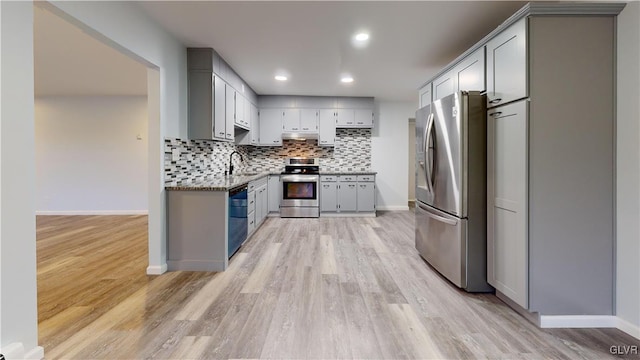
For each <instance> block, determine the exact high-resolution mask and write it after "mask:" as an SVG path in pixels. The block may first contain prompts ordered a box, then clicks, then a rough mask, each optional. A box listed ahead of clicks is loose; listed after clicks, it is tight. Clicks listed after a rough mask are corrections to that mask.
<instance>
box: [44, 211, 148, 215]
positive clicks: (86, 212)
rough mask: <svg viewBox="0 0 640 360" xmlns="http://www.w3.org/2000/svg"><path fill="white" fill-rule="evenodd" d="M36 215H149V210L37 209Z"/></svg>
mask: <svg viewBox="0 0 640 360" xmlns="http://www.w3.org/2000/svg"><path fill="white" fill-rule="evenodd" d="M36 215H149V211H148V210H60V211H57V210H54V211H46V210H45V211H36Z"/></svg>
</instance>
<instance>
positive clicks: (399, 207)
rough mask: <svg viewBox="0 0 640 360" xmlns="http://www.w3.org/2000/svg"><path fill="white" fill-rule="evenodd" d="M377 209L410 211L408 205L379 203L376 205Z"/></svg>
mask: <svg viewBox="0 0 640 360" xmlns="http://www.w3.org/2000/svg"><path fill="white" fill-rule="evenodd" d="M376 210H380V211H409V206H408V205H388V206H385V205H382V206H381V205H378V206H376Z"/></svg>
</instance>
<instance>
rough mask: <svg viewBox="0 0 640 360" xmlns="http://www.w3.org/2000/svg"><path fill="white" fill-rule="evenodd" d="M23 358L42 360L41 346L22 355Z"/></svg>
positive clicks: (42, 350) (42, 349)
mask: <svg viewBox="0 0 640 360" xmlns="http://www.w3.org/2000/svg"><path fill="white" fill-rule="evenodd" d="M24 358H25V359H29V360H41V359H44V348H43V347H42V346H36V347H34V348H33V349H31V350H29V351H27V352H26V353H25V354H24Z"/></svg>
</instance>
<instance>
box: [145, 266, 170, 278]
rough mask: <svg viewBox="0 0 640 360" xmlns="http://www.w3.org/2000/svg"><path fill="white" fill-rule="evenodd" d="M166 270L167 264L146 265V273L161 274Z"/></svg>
mask: <svg viewBox="0 0 640 360" xmlns="http://www.w3.org/2000/svg"><path fill="white" fill-rule="evenodd" d="M166 272H167V264H166V263H165V264H162V265H160V266H158V265H153V266H152V265H149V266H147V275H162V274H164V273H166Z"/></svg>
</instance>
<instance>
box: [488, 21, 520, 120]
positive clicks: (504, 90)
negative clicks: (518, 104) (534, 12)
mask: <svg viewBox="0 0 640 360" xmlns="http://www.w3.org/2000/svg"><path fill="white" fill-rule="evenodd" d="M486 47H487V107H493V106H498V105H502V104H505V103H508V102H511V101H514V100H518V99H522V98H525V97H527V18H523V19H521V20H519V21H518V22H516V23H514V24H513V25H511V26H509V28H507V29H506V30H505V31H503V32H501V33H500V34H498V35H497V36H496V37H495V38H493V39H491V40H490V41H489V42H487V46H486Z"/></svg>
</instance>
